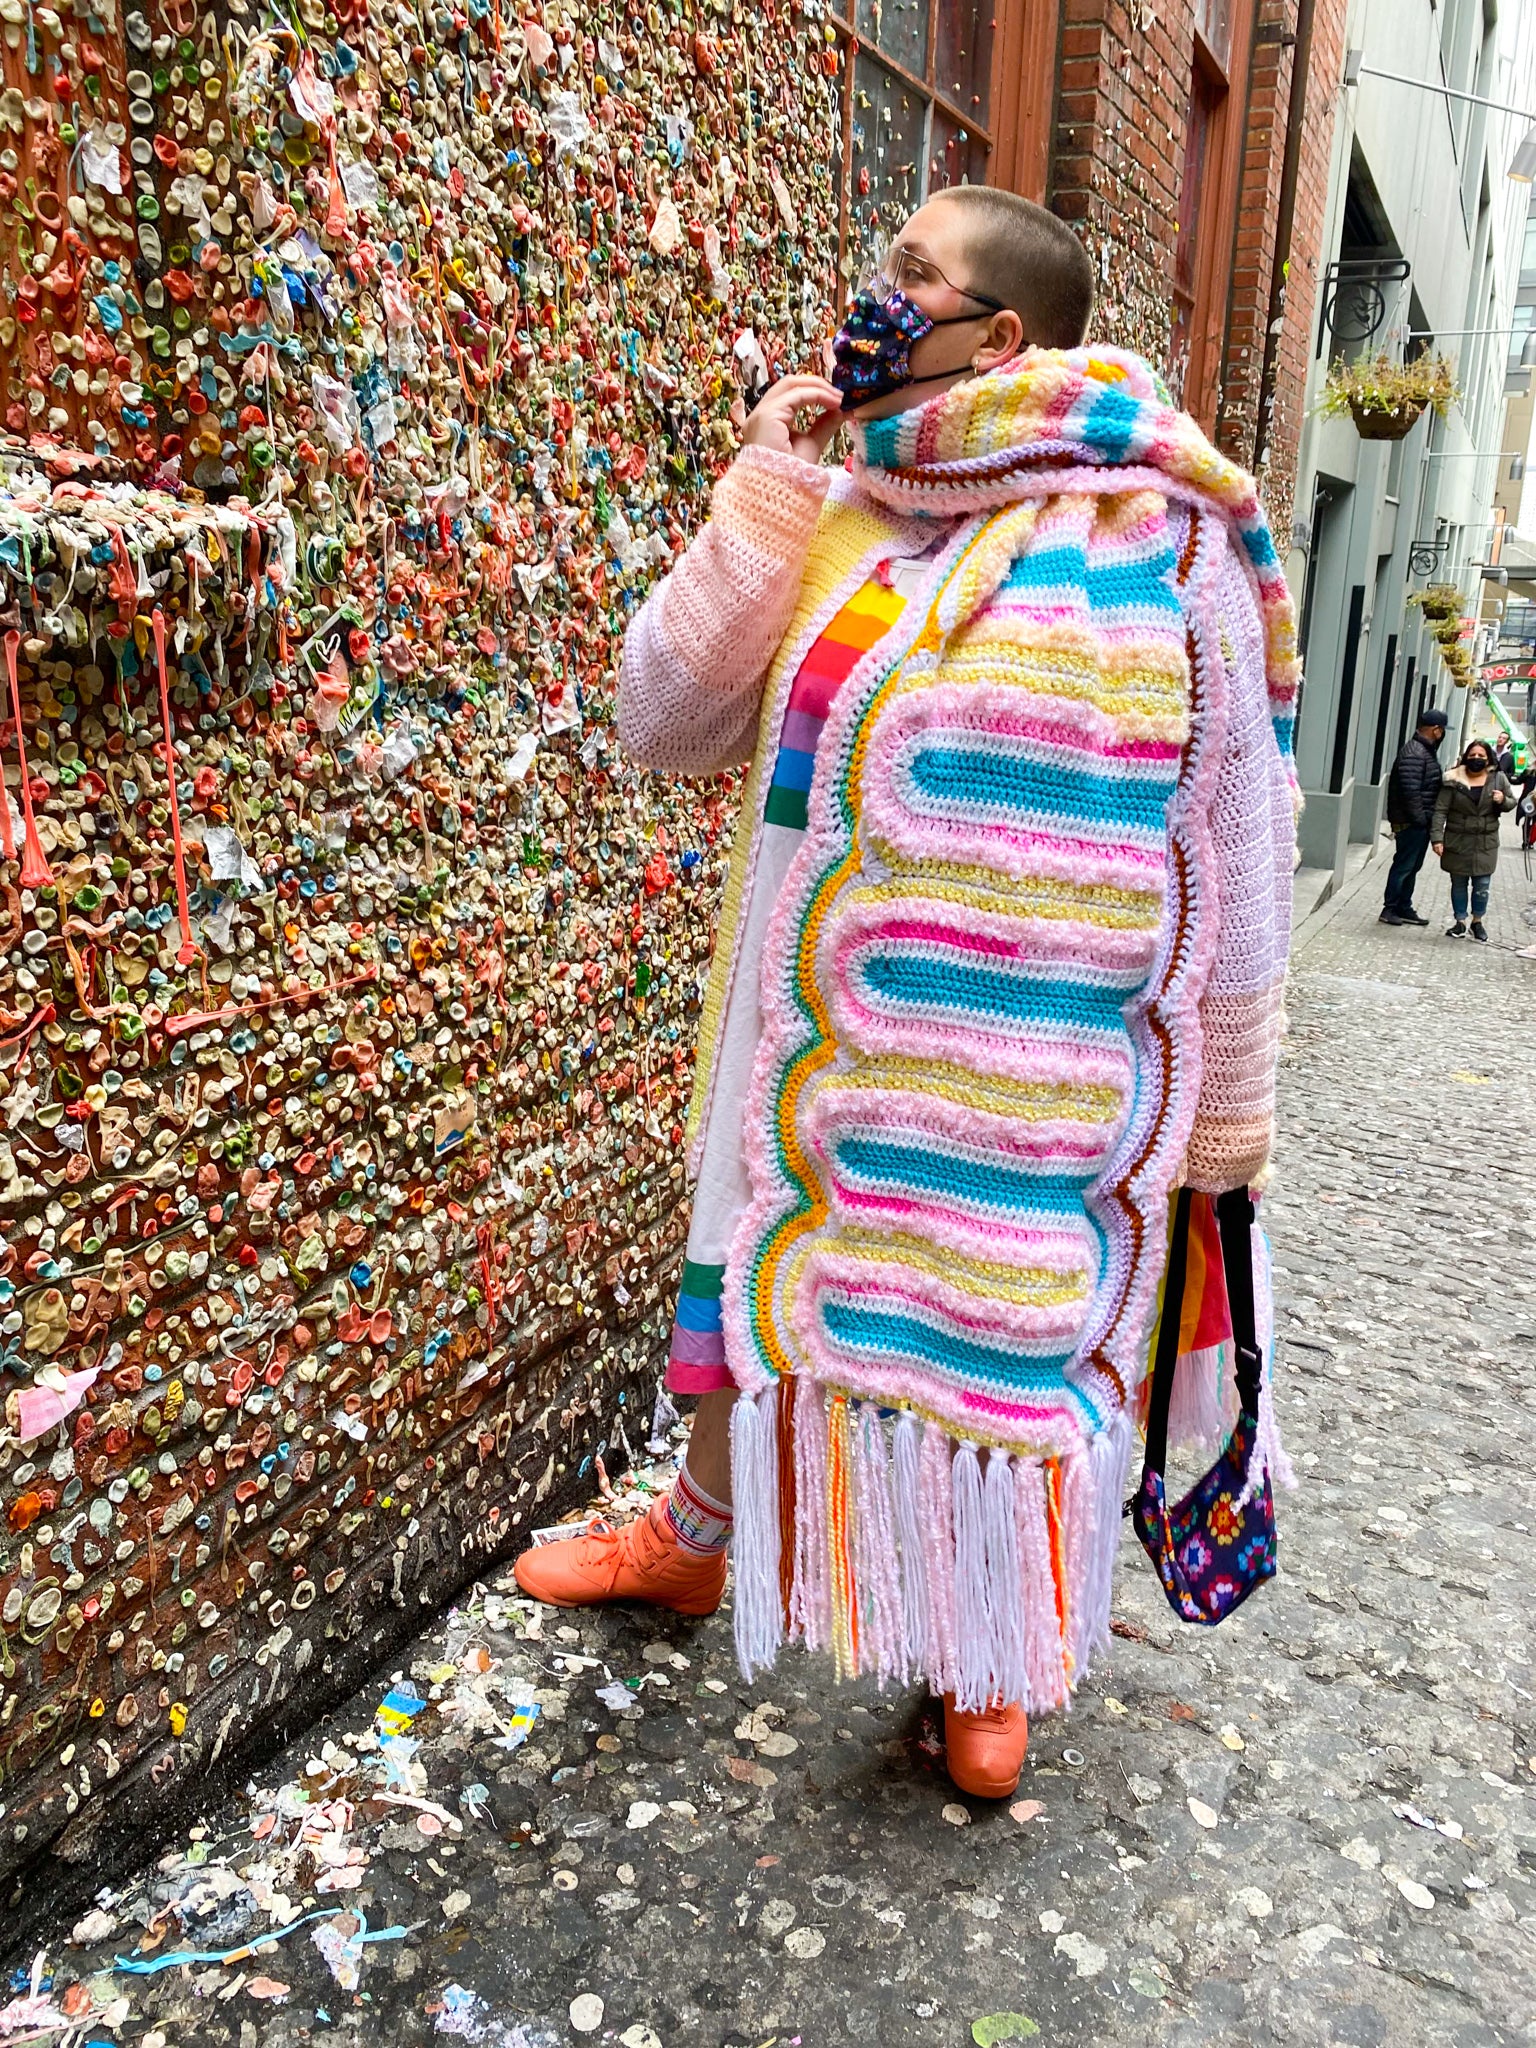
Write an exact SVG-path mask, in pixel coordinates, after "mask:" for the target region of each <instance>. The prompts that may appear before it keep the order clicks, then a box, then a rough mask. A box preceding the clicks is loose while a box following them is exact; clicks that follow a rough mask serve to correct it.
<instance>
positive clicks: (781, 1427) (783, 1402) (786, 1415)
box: [773, 1373, 799, 1627]
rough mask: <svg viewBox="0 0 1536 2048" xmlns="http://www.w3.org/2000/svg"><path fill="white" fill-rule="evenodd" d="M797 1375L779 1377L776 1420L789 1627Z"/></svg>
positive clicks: (782, 1575) (782, 1574)
mask: <svg viewBox="0 0 1536 2048" xmlns="http://www.w3.org/2000/svg"><path fill="white" fill-rule="evenodd" d="M798 1384H799V1380H798V1376H797V1375H796V1374H794V1373H785V1374H782V1375H781V1376H780V1379H779V1387H778V1399H777V1400H776V1401H775V1403H774V1410H773V1412H774V1420H775V1424H776V1426H777V1429H778V1457H779V1606H780V1608H781V1609H782V1611H783V1615H784V1622H785V1626H786V1627H788V1624H789V1615H790V1606H791V1600H792V1596H793V1593H794V1589H795V1393H796V1389H797V1387H798Z"/></svg>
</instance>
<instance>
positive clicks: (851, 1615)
mask: <svg viewBox="0 0 1536 2048" xmlns="http://www.w3.org/2000/svg"><path fill="white" fill-rule="evenodd" d="M850 1463H851V1452H850V1448H849V1441H848V1397H847V1395H846V1394H834V1395H833V1396H832V1399H831V1401H830V1402H829V1403H828V1404H827V1536H828V1557H829V1558H830V1560H831V1566H832V1662H833V1670H834V1672H835V1674H836V1676H837V1678H838V1680H839V1682H841V1681H842V1680H843V1679H845V1678H853V1677H856V1676H857V1675H858V1669H859V1617H858V1585H857V1582H856V1580H855V1578H854V1570H853V1544H854V1532H853V1487H852V1484H851V1478H852V1475H851V1472H850V1470H849V1467H850Z"/></svg>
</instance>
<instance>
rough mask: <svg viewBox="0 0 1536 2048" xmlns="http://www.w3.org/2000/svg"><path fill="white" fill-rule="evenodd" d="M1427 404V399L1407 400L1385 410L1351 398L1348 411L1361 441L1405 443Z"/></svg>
mask: <svg viewBox="0 0 1536 2048" xmlns="http://www.w3.org/2000/svg"><path fill="white" fill-rule="evenodd" d="M1428 403H1429V400H1428V399H1427V398H1422V399H1419V400H1418V401H1417V403H1415V402H1413V401H1411V400H1409V401H1406V402H1405V403H1404V404H1402V405H1396V406H1393V407H1392V408H1391V409H1390V410H1387V409H1386V408H1385V407H1382V406H1373V405H1365V404H1362V402H1361V401H1360V400H1359V399H1357V398H1352V399H1351V400H1350V403H1349V409H1350V412H1351V413H1352V414H1353V415H1354V421H1355V432H1356V433H1357V434H1358V435H1359V436H1360V438H1361V440H1362V441H1405V440H1406V439H1407V438H1408V436H1409V435H1410V434H1411V433H1412V432H1413V430H1414V428H1415V427H1416V426H1417V425H1418V424H1419V420H1420V418H1421V416H1422V414H1423V411H1424V408H1425V406H1426V405H1428Z"/></svg>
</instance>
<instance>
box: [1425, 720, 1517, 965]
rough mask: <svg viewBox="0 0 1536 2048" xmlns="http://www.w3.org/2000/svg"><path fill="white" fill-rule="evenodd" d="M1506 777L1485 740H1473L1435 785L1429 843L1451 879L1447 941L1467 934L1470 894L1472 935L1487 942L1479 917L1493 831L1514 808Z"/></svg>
mask: <svg viewBox="0 0 1536 2048" xmlns="http://www.w3.org/2000/svg"><path fill="white" fill-rule="evenodd" d="M1514 802H1515V793H1514V791H1513V790H1512V789H1511V788H1510V786H1509V779H1508V777H1507V776H1506V775H1504V774H1503V773H1502V772H1501V771H1500V769H1499V768H1498V767H1497V766H1496V765H1495V758H1494V752H1493V748H1492V747H1491V746H1490V745H1489V744H1488V742H1487V741H1486V740H1473V741H1472V742H1471V743H1470V745H1469V746H1468V748H1467V750H1466V752H1465V753H1464V754H1463V755H1462V757H1461V760H1460V762H1459V763H1458V764H1457V766H1456V767H1454V768H1453V769H1452V770H1451V772H1450V774H1449V775H1447V776H1446V778H1445V780H1444V781H1443V782H1442V783H1441V785H1440V794H1439V796H1438V797H1437V798H1436V799H1435V815H1434V817H1433V819H1432V820H1431V821H1430V827H1429V839H1430V844H1431V845H1432V846H1433V847H1434V849H1435V852H1436V853H1437V854H1438V855H1439V856H1440V865H1441V867H1443V868H1444V869H1445V872H1446V873H1447V874H1448V875H1449V876H1450V878H1451V917H1452V920H1453V922H1452V924H1451V928H1450V930H1449V931H1448V932H1447V933H1446V937H1447V938H1448V939H1463V938H1465V937H1466V935H1467V899H1468V896H1469V894H1470V896H1471V909H1472V936H1473V938H1474V939H1478V940H1480V941H1481V942H1482V944H1483V945H1485V946H1486V945H1487V943H1488V931H1487V927H1486V926H1485V925H1484V923H1483V913H1484V911H1485V910H1486V909H1487V908H1488V890H1489V886H1490V884H1491V883H1492V880H1493V871H1494V869H1495V868H1496V867H1497V866H1498V862H1499V827H1500V826H1501V825H1502V823H1503V821H1504V817H1505V814H1506V813H1507V812H1508V811H1510V810H1512V809H1513V808H1514Z"/></svg>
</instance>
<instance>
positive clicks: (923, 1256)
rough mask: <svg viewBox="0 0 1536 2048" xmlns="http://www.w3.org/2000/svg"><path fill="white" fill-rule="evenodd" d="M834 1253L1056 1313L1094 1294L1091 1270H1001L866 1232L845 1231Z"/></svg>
mask: <svg viewBox="0 0 1536 2048" xmlns="http://www.w3.org/2000/svg"><path fill="white" fill-rule="evenodd" d="M829 1249H832V1250H835V1251H838V1252H841V1253H847V1254H848V1255H849V1256H850V1257H854V1258H858V1259H860V1260H862V1261H865V1262H867V1263H869V1264H870V1265H877V1266H880V1265H886V1266H897V1265H899V1266H908V1267H916V1268H918V1269H919V1270H920V1271H922V1272H925V1273H930V1274H932V1276H933V1278H934V1279H935V1280H950V1279H954V1278H955V1277H956V1276H957V1275H958V1276H962V1277H963V1279H964V1282H965V1287H966V1291H967V1292H968V1293H972V1294H976V1293H980V1294H984V1295H986V1296H987V1298H988V1299H989V1300H992V1301H1011V1302H1014V1303H1016V1304H1017V1305H1018V1306H1019V1307H1021V1308H1052V1307H1055V1306H1056V1305H1057V1304H1059V1303H1062V1302H1069V1301H1081V1300H1082V1299H1083V1297H1084V1296H1085V1295H1086V1294H1087V1292H1088V1269H1087V1267H1086V1266H1084V1267H1082V1268H1080V1269H1079V1270H1078V1271H1077V1273H1076V1276H1075V1279H1074V1276H1073V1275H1072V1274H1070V1273H1054V1272H1051V1271H1050V1270H1049V1269H1048V1268H1046V1267H1043V1266H1023V1267H1019V1266H999V1265H993V1264H991V1263H989V1262H988V1261H987V1260H984V1259H968V1258H963V1257H962V1256H961V1255H960V1254H959V1253H958V1252H935V1250H934V1249H933V1247H932V1246H931V1245H927V1244H921V1243H919V1242H918V1240H917V1239H916V1238H911V1237H903V1236H900V1235H897V1236H895V1237H891V1238H873V1237H869V1236H867V1235H865V1233H863V1232H862V1231H859V1232H855V1231H852V1230H844V1231H840V1232H839V1233H838V1235H837V1237H836V1238H835V1239H834V1240H833V1242H832V1245H831V1246H830V1247H829Z"/></svg>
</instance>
